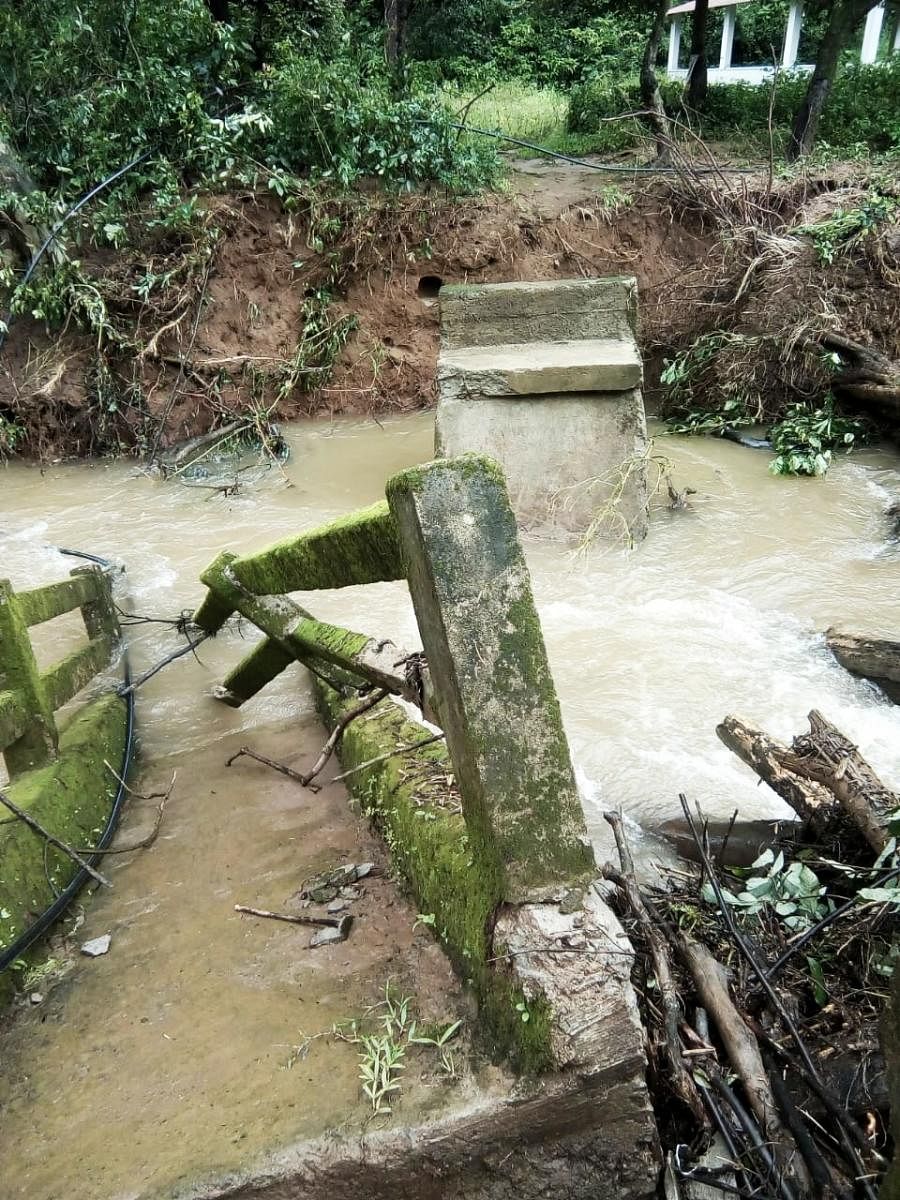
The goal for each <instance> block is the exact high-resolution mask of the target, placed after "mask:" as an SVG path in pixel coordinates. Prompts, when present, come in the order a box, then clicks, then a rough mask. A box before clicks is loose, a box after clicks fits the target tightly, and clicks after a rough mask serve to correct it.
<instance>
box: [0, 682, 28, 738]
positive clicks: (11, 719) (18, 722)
mask: <svg viewBox="0 0 900 1200" xmlns="http://www.w3.org/2000/svg"><path fill="white" fill-rule="evenodd" d="M24 728H25V710H24V708H23V707H22V700H21V697H20V696H19V695H18V693H17V692H0V750H3V749H5V747H7V746H8V745H9V744H10V742H14V741H15V740H16V738H18V737H20V736H21V734H22V731H23V729H24Z"/></svg>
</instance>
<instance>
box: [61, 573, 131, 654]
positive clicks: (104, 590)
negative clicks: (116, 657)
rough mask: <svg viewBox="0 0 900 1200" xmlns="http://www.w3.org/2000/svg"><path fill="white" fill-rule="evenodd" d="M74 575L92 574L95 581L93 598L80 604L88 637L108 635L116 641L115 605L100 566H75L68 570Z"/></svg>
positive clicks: (105, 574)
mask: <svg viewBox="0 0 900 1200" xmlns="http://www.w3.org/2000/svg"><path fill="white" fill-rule="evenodd" d="M69 574H70V575H74V576H85V575H87V576H91V575H92V576H94V577H95V579H96V581H97V594H96V597H95V599H93V600H89V601H88V603H87V604H83V605H82V606H81V616H82V619H83V620H84V627H85V629H86V630H87V635H88V637H89V638H92V639H93V638H99V637H108V638H110V639H111V640H112V641H118V639H119V637H120V634H121V630H120V629H119V618H118V616H117V615H116V606H115V604H114V603H113V598H112V584H111V582H110V578H109V575H108V574H107V573H106V571H104V570H103V569H102V567H75V569H74V570H73V571H70V572H69Z"/></svg>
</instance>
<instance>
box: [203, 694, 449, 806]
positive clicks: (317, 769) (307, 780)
mask: <svg viewBox="0 0 900 1200" xmlns="http://www.w3.org/2000/svg"><path fill="white" fill-rule="evenodd" d="M389 695H390V693H389V692H388V691H387V689H385V688H379V689H378V690H377V691H375V692H373V693H372V694H371V695H370V696H366V698H365V699H364V700H362V701H360V703H359V704H357V705H355V706H354V707H353V708H351V709H348V710H347V712H345V713H343V714H342V716H341V717H340V719H339V720H338V722H337V723H336V724H335V727H334V729H332V731H331V733H330V734H329V735H328V739H327V741H326V742H325V745H324V746H323V747H322V750H321V752H320V754H319V757H318V758H317V759H316V761H315V763H314V765H313V768H312V770H310V771H307V772H306V773H305V774H303V775H301V774H300V772H299V771H295V770H294V769H293V767H289V766H287V765H286V764H285V763H280V762H276V761H275V760H274V759H271V758H266V756H265V755H264V754H258V753H257V752H256V751H255V750H251V749H250V747H249V746H242V747H241V748H240V750H238V752H237V754H232V756H231V758H229V759H228V761H227V762H226V763H225V766H226V767H230V766H231V764H232V763H233V762H234V761H235V760H236V759H238V758H243V757H247V758H255V759H256V761H257V762H261V763H264V764H265V765H266V766H267V767H271V768H272V769H273V770H274V771H279V772H280V773H281V774H282V775H286V776H287V777H288V779H293V780H294V782H295V783H299V784H300V786H301V787H309V785H310V784H311V783H312V781H313V780H314V779H315V778H316V776H317V775H319V774H320V773H321V772H322V771H323V770H324V768H325V764H326V763H327V762H328V760H329V758H331V756H332V754H333V753H334V748H335V746H336V745H337V744H338V742H339V741H340V740H341V738H342V737H343V735H344V731H345V730H346V728H347V726H348V725H349V724H350V722H351V721H355V720H356V718H357V717H361V716H362V715H363V713H366V712H368V711H369V709H370V708H374V707H375V705H376V704H380V703H381V701H382V700H384V699H385V697H387V696H389ZM442 736H443V735H442ZM359 769H361V768H359ZM347 774H349V772H347ZM339 778H343V776H339ZM331 782H332V783H334V780H331Z"/></svg>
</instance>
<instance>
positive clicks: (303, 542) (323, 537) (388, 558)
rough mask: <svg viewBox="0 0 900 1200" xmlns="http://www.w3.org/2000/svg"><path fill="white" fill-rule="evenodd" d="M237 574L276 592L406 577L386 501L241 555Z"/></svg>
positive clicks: (253, 587)
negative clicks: (262, 548)
mask: <svg viewBox="0 0 900 1200" xmlns="http://www.w3.org/2000/svg"><path fill="white" fill-rule="evenodd" d="M232 571H233V575H234V579H235V580H236V581H237V583H238V584H239V585H240V586H241V587H243V588H245V589H246V590H247V591H248V592H253V593H255V594H256V595H276V594H281V593H284V592H299V591H314V590H317V589H319V588H342V587H351V586H353V585H354V584H361V583H381V582H382V581H384V580H391V579H402V577H403V575H402V568H401V566H400V552H399V548H398V546H397V537H396V533H395V530H394V525H393V521H392V520H391V515H390V513H389V512H388V508H387V505H386V504H385V503H384V501H383V500H382V501H379V502H378V503H377V504H373V505H372V506H371V507H369V508H364V509H360V510H359V511H358V512H354V513H350V514H348V515H347V516H346V517H340V518H338V520H336V521H330V522H329V523H328V524H326V525H320V526H319V527H318V528H317V529H311V530H308V531H307V532H306V533H302V534H300V536H299V537H294V538H286V539H285V540H284V541H281V542H276V543H275V545H274V546H270V547H268V549H266V550H262V551H260V553H259V554H248V555H245V556H243V557H241V558H238V559H236V560H235V561H234V563H233V564H232Z"/></svg>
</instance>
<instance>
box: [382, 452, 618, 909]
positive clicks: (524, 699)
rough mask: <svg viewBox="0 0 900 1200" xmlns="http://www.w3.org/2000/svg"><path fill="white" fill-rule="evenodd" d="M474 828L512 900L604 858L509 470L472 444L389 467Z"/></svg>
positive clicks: (558, 885) (584, 873) (561, 882)
mask: <svg viewBox="0 0 900 1200" xmlns="http://www.w3.org/2000/svg"><path fill="white" fill-rule="evenodd" d="M387 495H388V501H389V503H390V505H391V509H392V511H393V512H394V514H395V518H396V521H397V526H398V529H399V531H400V538H401V542H402V545H403V549H404V554H405V556H406V560H407V571H408V578H409V584H410V591H411V592H412V595H413V600H414V603H415V605H416V615H417V618H418V622H419V629H420V632H421V634H422V639H423V643H424V646H425V652H426V654H427V656H428V663H429V667H430V670H431V677H432V682H433V684H434V688H435V693H436V696H437V697H438V698H439V699H438V701H437V703H438V705H439V708H440V712H441V721H442V725H443V728H444V729H445V730H446V733H447V738H448V744H449V745H450V748H451V750H452V753H453V760H454V764H455V766H456V773H457V778H458V781H459V786H460V790H461V792H462V795H463V804H464V806H465V814H466V820H467V823H468V828H469V832H470V836H471V837H472V838H473V840H475V839H477V842H478V845H479V847H481V855H480V856H481V857H482V858H484V859H487V858H488V857H490V856H491V855H493V856H494V857H495V858H496V859H498V860H499V863H500V871H501V874H502V875H503V878H504V891H503V895H504V898H505V899H506V900H507V901H509V902H519V901H522V900H525V899H537V898H543V897H547V896H549V895H552V894H554V892H557V893H558V892H559V891H560V890H561V889H562V888H563V887H570V886H573V885H577V884H581V883H584V882H586V881H587V880H588V879H589V878H590V877H591V876H592V875H593V874H594V871H595V868H594V865H593V855H592V852H591V849H590V846H589V843H588V841H587V831H586V829H585V824H584V815H583V813H582V811H581V805H580V801H579V798H578V791H577V787H576V784H575V779H574V774H573V772H572V765H571V761H570V757H569V749H568V743H567V741H566V736H565V731H564V729H563V725H562V717H561V713H560V709H559V703H558V701H557V698H556V690H555V688H554V685H553V678H552V676H551V673H550V667H549V663H548V661H547V655H546V650H545V647H544V639H543V633H542V631H541V626H540V622H539V620H538V616H537V611H536V609H535V606H534V599H533V596H532V592H531V584H530V580H529V575H528V568H527V565H526V563H525V559H524V556H523V554H522V549H521V546H520V544H519V539H518V532H517V529H516V523H515V517H514V515H513V512H512V509H511V507H510V504H509V500H508V497H507V495H506V487H505V482H504V477H503V472H502V469H501V468H500V466H499V464H497V463H496V462H494V460H493V459H490V458H487V457H485V456H483V455H477V454H467V455H463V456H460V457H459V458H453V459H444V460H438V461H435V462H432V463H426V464H424V465H422V466H419V467H414V468H412V469H410V470H407V471H404V472H402V473H401V474H399V475H397V476H395V477H393V478H392V479H391V480H389V482H388V485H387Z"/></svg>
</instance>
